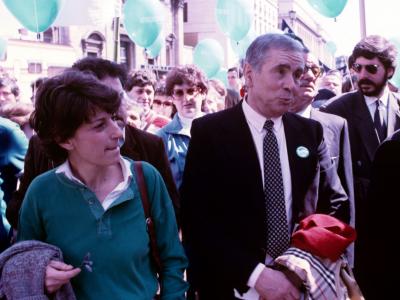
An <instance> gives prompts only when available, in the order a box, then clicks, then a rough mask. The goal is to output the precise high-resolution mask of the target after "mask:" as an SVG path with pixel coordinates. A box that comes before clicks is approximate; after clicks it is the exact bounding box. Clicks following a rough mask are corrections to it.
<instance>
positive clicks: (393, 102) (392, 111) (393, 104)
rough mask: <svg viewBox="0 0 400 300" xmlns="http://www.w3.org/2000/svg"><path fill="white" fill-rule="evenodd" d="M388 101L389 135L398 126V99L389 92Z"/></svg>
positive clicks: (399, 126) (399, 118) (399, 114)
mask: <svg viewBox="0 0 400 300" xmlns="http://www.w3.org/2000/svg"><path fill="white" fill-rule="evenodd" d="M388 101H389V103H388V136H391V135H392V133H393V132H394V131H396V130H397V129H399V128H400V111H399V99H398V98H397V97H396V96H395V95H394V94H393V93H389V99H388Z"/></svg>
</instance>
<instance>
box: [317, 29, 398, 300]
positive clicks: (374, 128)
mask: <svg viewBox="0 0 400 300" xmlns="http://www.w3.org/2000/svg"><path fill="white" fill-rule="evenodd" d="M396 56H397V49H396V47H395V45H393V44H392V43H391V42H390V41H388V40H386V39H385V38H383V37H381V36H378V35H371V36H368V37H366V38H364V39H363V40H361V41H360V42H359V43H358V44H357V45H356V46H355V48H354V49H353V53H352V55H351V56H350V57H349V66H350V68H351V69H352V70H353V72H354V74H355V75H356V77H357V81H358V83H357V84H358V91H355V92H350V93H347V94H344V95H342V96H340V97H338V98H334V99H332V103H330V104H328V105H327V106H326V108H325V109H324V111H326V112H328V113H333V114H336V115H339V116H341V117H343V118H345V119H346V120H347V122H348V125H349V134H350V146H351V156H352V161H353V174H354V191H355V205H356V212H357V213H356V229H357V232H361V231H362V230H364V229H365V226H366V224H367V219H366V216H365V204H366V201H367V199H366V195H367V191H368V186H369V182H370V178H371V171H372V168H371V166H372V160H373V158H374V155H375V151H376V150H377V148H378V146H379V144H381V143H382V142H383V141H384V140H385V139H386V137H387V136H388V135H391V134H392V133H393V132H394V131H395V130H397V129H399V128H400V112H399V98H398V96H397V95H396V94H395V93H392V92H390V91H389V88H388V80H389V79H390V78H392V76H393V74H394V72H395V68H396ZM360 236H361V235H360ZM363 247H364V246H363V240H362V238H359V239H357V241H356V249H355V275H356V277H357V280H358V281H359V283H360V286H361V288H363V287H365V283H364V278H363V276H365V274H369V272H368V261H366V260H364V258H363V255H364V254H365V252H366V251H369V250H368V249H365V248H363ZM365 296H366V298H368V295H365Z"/></svg>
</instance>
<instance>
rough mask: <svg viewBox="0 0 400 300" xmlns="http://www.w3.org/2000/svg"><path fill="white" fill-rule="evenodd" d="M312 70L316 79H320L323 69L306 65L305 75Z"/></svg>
mask: <svg viewBox="0 0 400 300" xmlns="http://www.w3.org/2000/svg"><path fill="white" fill-rule="evenodd" d="M310 70H311V72H312V73H313V75H314V76H315V77H319V76H320V75H321V74H322V69H321V68H320V67H319V66H317V65H311V66H308V65H305V66H304V73H303V74H306V73H307V72H308V71H310Z"/></svg>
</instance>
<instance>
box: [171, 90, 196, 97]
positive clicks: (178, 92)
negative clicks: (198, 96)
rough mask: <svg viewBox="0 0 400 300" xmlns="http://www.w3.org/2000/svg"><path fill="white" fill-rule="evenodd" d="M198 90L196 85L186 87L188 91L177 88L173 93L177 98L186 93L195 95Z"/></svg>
mask: <svg viewBox="0 0 400 300" xmlns="http://www.w3.org/2000/svg"><path fill="white" fill-rule="evenodd" d="M196 92H197V89H196V88H194V87H193V88H188V89H186V91H185V90H184V89H175V90H174V91H173V92H172V95H173V96H174V97H175V98H182V97H183V96H184V95H185V93H186V95H188V96H193V95H194V94H195V93H196Z"/></svg>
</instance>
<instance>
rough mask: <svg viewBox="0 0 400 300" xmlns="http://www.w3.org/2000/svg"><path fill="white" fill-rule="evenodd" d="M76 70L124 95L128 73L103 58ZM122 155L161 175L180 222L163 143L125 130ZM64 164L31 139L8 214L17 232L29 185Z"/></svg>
mask: <svg viewBox="0 0 400 300" xmlns="http://www.w3.org/2000/svg"><path fill="white" fill-rule="evenodd" d="M72 68H73V69H76V70H80V71H86V72H91V73H93V74H94V75H95V76H96V77H97V78H99V79H100V81H102V82H103V83H105V84H106V85H108V86H110V87H112V88H114V89H116V90H117V91H119V92H123V83H124V80H125V79H126V71H125V70H124V69H123V68H122V67H121V66H120V65H118V64H116V63H114V62H111V61H109V60H105V59H101V58H92V57H87V58H83V59H81V60H79V61H78V62H76V63H75V64H74V65H73V66H72ZM121 154H122V155H124V156H127V157H129V158H131V159H133V160H143V161H147V162H149V163H150V164H152V165H153V166H154V167H155V168H156V169H157V170H158V171H159V172H160V174H161V176H162V177H163V179H164V182H165V184H166V186H167V189H168V192H169V195H170V197H171V199H172V202H173V205H174V209H175V214H176V216H177V221H178V220H179V207H180V205H179V195H178V191H177V188H176V186H175V183H174V180H173V177H172V173H171V169H170V166H169V161H168V158H167V156H166V154H165V148H164V144H163V141H162V139H161V138H159V137H157V136H155V135H153V134H150V133H146V132H144V131H142V130H140V129H137V128H134V127H131V126H129V125H128V126H126V127H125V139H124V143H123V145H122V147H121ZM61 163H62V162H57V161H52V160H51V159H50V158H49V157H48V156H47V155H46V153H45V152H44V150H43V148H42V146H41V144H40V139H39V138H38V137H37V136H33V137H32V138H31V140H30V143H29V147H28V152H27V154H26V158H25V166H24V175H23V176H22V178H21V183H20V187H19V189H18V191H17V192H15V194H14V196H13V199H12V200H11V201H10V202H9V204H8V206H7V211H6V216H7V219H8V220H9V222H10V224H11V226H12V227H13V228H14V229H17V226H18V215H19V209H20V207H21V205H22V201H23V199H24V196H25V193H26V190H27V189H28V186H29V184H30V183H31V182H32V180H33V179H34V178H35V177H36V176H38V175H40V174H42V173H43V172H46V171H48V170H50V169H52V168H54V167H57V166H58V165H60V164H61Z"/></svg>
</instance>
